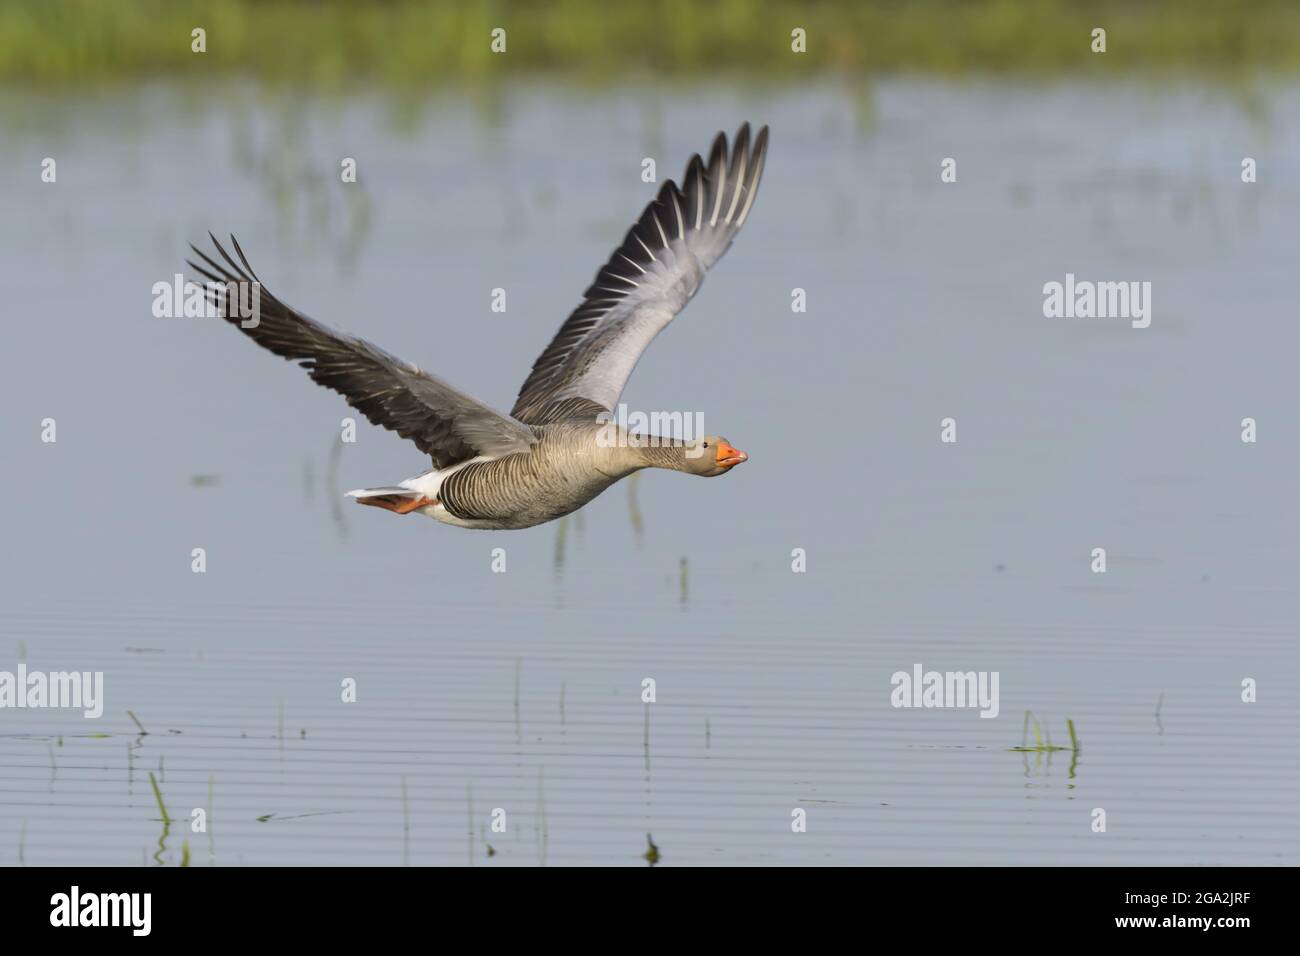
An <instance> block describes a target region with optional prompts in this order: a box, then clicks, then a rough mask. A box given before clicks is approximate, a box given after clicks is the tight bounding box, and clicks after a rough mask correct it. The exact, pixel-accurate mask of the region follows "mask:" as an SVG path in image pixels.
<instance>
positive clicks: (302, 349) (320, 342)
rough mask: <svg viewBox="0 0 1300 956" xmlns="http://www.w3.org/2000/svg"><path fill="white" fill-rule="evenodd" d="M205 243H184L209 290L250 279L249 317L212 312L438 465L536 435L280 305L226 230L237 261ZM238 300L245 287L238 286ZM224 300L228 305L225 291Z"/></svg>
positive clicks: (503, 451) (214, 296)
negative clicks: (253, 300)
mask: <svg viewBox="0 0 1300 956" xmlns="http://www.w3.org/2000/svg"><path fill="white" fill-rule="evenodd" d="M209 236H210V238H211V239H212V244H213V245H214V246H215V247H216V251H217V253H218V254H219V255H220V256H221V259H222V260H223V261H224V264H223V263H219V262H217V261H215V260H214V259H213V258H211V257H210V256H208V255H206V254H205V253H203V252H202V251H201V250H199V249H198V248H197V247H195V246H191V247H190V248H191V249H193V250H194V252H195V254H196V255H197V256H198V257H199V258H200V259H201V260H202V262H203V265H199V264H198V263H195V262H193V261H190V260H187V262H188V264H189V266H190V267H191V268H192V269H194V270H195V271H196V272H198V273H199V274H200V275H202V276H203V277H204V278H205V279H207V280H208V281H209V282H211V283H218V284H220V286H221V289H220V290H219V289H216V288H214V287H213V286H211V285H209V286H208V294H209V298H210V299H211V300H212V301H214V302H216V303H217V304H218V305H220V304H221V301H222V299H221V292H222V291H223V290H225V289H227V288H229V287H230V286H229V284H230V283H245V284H246V285H244V286H237V287H236V288H240V289H251V288H252V286H251V283H253V282H257V283H258V307H259V308H258V312H257V314H256V317H255V318H256V322H254V321H253V319H249V320H248V321H244V320H243V319H242V318H241V317H240V315H239V310H238V309H235V308H233V307H232V308H221V309H219V312H220V314H221V316H222V318H224V319H225V320H226V321H227V322H229V323H231V324H232V325H233V326H235V327H236V328H237V329H239V330H240V331H241V332H243V333H244V334H245V335H247V336H248V337H249V338H251V339H252V340H253V341H254V342H256V343H257V344H258V345H260V346H262V347H263V348H265V349H269V350H270V351H272V352H274V353H275V354H276V355H282V356H284V357H285V358H286V359H292V360H295V361H297V362H298V364H299V365H301V366H302V367H303V368H305V369H306V370H307V374H308V375H310V376H311V377H312V378H313V379H314V380H315V381H316V382H317V383H319V384H321V385H324V386H325V387H326V388H330V389H333V390H334V391H336V392H339V393H340V394H341V395H343V397H344V398H346V399H347V402H348V404H349V405H351V406H352V407H353V408H355V409H356V410H357V411H359V412H361V414H363V415H365V416H366V418H368V419H370V421H372V422H374V423H375V424H376V425H382V426H383V427H384V428H387V429H389V430H391V431H395V432H397V434H399V435H401V436H402V437H403V438H409V439H410V440H411V441H413V442H415V444H416V446H417V447H418V448H419V449H420V450H421V451H423V452H425V453H426V454H428V455H430V456H431V457H432V458H433V461H434V464H435V465H436V466H437V467H439V468H445V467H447V466H449V465H453V464H456V463H457V462H460V461H465V460H467V459H469V458H474V457H476V456H479V455H483V456H488V457H499V456H502V455H508V454H512V453H514V452H526V451H528V450H529V448H530V447H531V446H532V445H533V444H534V443H535V442H536V440H537V439H536V436H535V435H534V434H533V432H532V430H531V429H530V428H529V427H528V426H527V425H524V424H522V423H521V422H518V421H516V420H515V419H513V418H510V417H508V416H506V415H502V414H501V413H500V412H498V411H496V410H495V409H493V408H491V407H489V406H487V405H484V404H483V403H482V402H480V401H478V400H477V399H475V398H472V397H471V396H469V395H466V394H465V393H464V392H461V391H459V390H458V389H455V388H453V387H452V386H450V385H448V384H447V383H446V382H443V381H440V380H439V379H437V378H434V377H433V376H432V375H429V374H427V373H426V372H423V371H421V370H420V369H419V368H417V367H416V366H415V365H412V364H411V363H410V362H405V361H403V360H402V359H399V358H397V357H396V356H394V355H390V354H389V353H388V352H385V351H384V350H383V349H381V348H378V347H377V346H374V345H371V344H370V343H369V342H366V341H365V340H363V339H358V338H354V337H353V336H351V335H346V334H344V333H342V332H336V331H334V330H333V329H330V328H328V327H326V326H324V325H322V324H320V323H319V322H316V321H314V320H312V319H309V318H308V317H307V316H305V315H303V314H302V313H300V312H298V311H296V310H294V309H292V308H290V307H289V306H287V305H285V304H284V303H283V302H281V301H280V300H279V299H277V298H276V297H275V296H274V295H272V294H271V293H270V292H269V291H268V290H267V289H266V288H265V287H262V286H261V283H260V280H259V279H258V278H257V275H256V273H254V272H253V268H252V266H250V265H249V264H248V259H247V258H245V256H244V252H243V250H242V249H240V247H239V243H238V242H237V241H236V240H235V237H234V236H231V237H230V241H231V243H232V244H233V245H234V249H235V254H236V255H237V256H239V262H238V263H236V262H235V260H234V259H232V258H231V257H230V255H229V254H228V253H227V252H226V250H225V249H224V248H223V247H222V245H221V243H219V242H218V241H217V239H216V237H215V236H211V234H209ZM242 295H243V296H244V297H245V301H246V302H247V301H248V297H250V296H251V295H252V292H243V293H242ZM231 305H232V306H233V297H232V302H231Z"/></svg>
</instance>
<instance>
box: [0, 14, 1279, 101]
mask: <svg viewBox="0 0 1300 956" xmlns="http://www.w3.org/2000/svg"><path fill="white" fill-rule="evenodd" d="M1096 27H1103V28H1105V30H1106V31H1107V38H1106V39H1107V51H1106V52H1105V53H1103V54H1096V53H1093V52H1092V50H1091V45H1092V39H1091V33H1092V30H1093V29H1094V28H1096ZM196 28H202V29H203V30H204V31H206V37H205V39H206V52H204V53H195V52H192V51H191V33H192V31H193V30H194V29H196ZM496 28H502V29H504V30H505V31H506V37H505V43H506V49H505V52H504V53H494V52H493V51H492V50H491V48H490V46H491V32H492V31H493V30H494V29H496ZM796 28H799V29H802V30H804V31H806V38H807V40H806V44H807V47H806V52H804V53H794V52H792V51H791V42H792V41H791V31H792V30H794V29H796ZM1262 68H1268V69H1284V70H1297V69H1300V3H1295V2H1293V0H1249V2H1247V0H1141V2H1137V0H908V2H899V0H802V2H801V0H718V2H702V0H647V2H643V3H626V4H620V3H610V2H608V0H555V2H538V0H516V2H508V0H463V2H456V3H453V2H441V0H386V2H382V3H360V2H352V0H113V2H104V0H5V2H4V3H3V4H0V83H8V84H11V85H12V84H29V83H41V84H48V85H90V84H97V83H103V82H105V81H111V80H139V79H153V78H156V77H159V76H177V77H190V78H195V79H198V80H207V79H211V78H213V77H214V76H218V75H221V74H236V75H255V76H259V77H263V78H268V79H277V78H278V79H283V80H288V81H292V82H295V83H311V84H314V85H316V86H319V87H324V88H335V89H344V90H346V89H347V88H349V87H350V86H352V85H353V84H356V83H379V84H383V85H398V86H401V85H406V86H421V85H429V84H436V83H439V82H442V81H454V80H479V79H493V78H503V77H508V76H510V75H512V74H513V75H519V76H528V75H535V74H556V75H564V76H572V77H577V78H582V77H586V78H589V79H593V80H603V79H608V78H609V77H611V76H618V75H625V74H626V75H632V76H638V75H639V76H643V77H644V76H651V77H656V76H657V77H662V78H665V79H669V80H690V79H692V78H694V79H696V80H703V79H710V80H713V79H716V78H717V77H718V76H719V75H720V74H721V73H725V72H739V73H748V74H750V75H751V76H754V77H756V78H757V77H761V78H762V79H763V81H764V82H781V81H787V80H791V79H803V78H809V77H816V76H818V75H822V74H826V73H837V72H839V73H845V72H847V73H872V74H879V73H896V72H909V73H912V72H921V73H934V74H949V73H962V72H980V73H1035V74H1048V75H1051V74H1067V73H1085V74H1095V75H1098V76H1110V75H1114V74H1116V73H1126V72H1134V71H1138V72H1141V71H1148V70H1162V69H1175V70H1190V71H1194V72H1205V71H1217V70H1228V71H1234V70H1236V71H1251V72H1253V71H1256V70H1259V69H1262Z"/></svg>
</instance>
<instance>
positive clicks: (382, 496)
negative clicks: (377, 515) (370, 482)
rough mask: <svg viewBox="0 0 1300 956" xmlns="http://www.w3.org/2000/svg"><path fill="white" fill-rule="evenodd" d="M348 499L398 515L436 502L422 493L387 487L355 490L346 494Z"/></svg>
mask: <svg viewBox="0 0 1300 956" xmlns="http://www.w3.org/2000/svg"><path fill="white" fill-rule="evenodd" d="M348 497H349V498H356V499H357V503H358V504H362V505H372V506H374V507H376V508H383V509H385V510H386V511H395V512H397V513H398V514H402V515H404V514H409V513H410V512H412V511H417V510H419V509H420V508H427V507H429V506H430V505H436V504H437V503H438V502H437V501H436V500H434V499H432V498H427V497H425V496H424V494H423V493H422V492H419V491H416V490H415V489H413V488H401V487H397V486H389V487H386V488H357V489H354V490H353V491H349V492H348Z"/></svg>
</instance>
